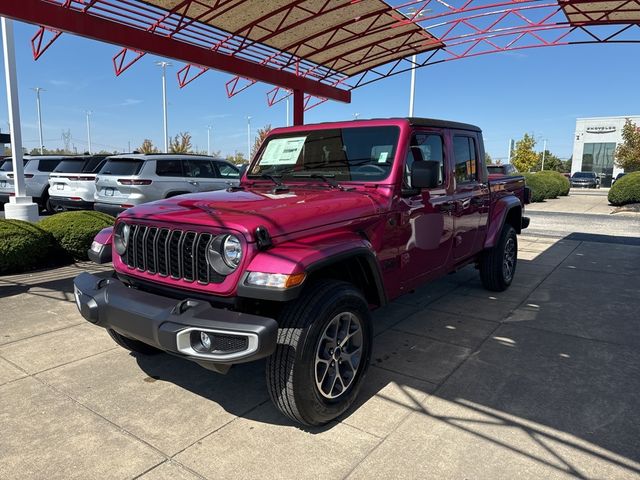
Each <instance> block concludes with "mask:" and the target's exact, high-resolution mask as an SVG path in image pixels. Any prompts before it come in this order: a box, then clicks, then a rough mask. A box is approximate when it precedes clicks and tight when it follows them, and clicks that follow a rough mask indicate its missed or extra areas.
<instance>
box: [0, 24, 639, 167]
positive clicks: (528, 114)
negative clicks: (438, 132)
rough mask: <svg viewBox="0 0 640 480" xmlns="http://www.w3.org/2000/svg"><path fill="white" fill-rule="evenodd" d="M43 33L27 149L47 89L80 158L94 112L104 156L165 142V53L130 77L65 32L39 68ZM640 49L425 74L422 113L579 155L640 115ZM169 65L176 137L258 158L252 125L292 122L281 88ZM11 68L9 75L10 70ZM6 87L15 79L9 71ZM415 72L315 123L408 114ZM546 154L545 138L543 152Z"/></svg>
mask: <svg viewBox="0 0 640 480" xmlns="http://www.w3.org/2000/svg"><path fill="white" fill-rule="evenodd" d="M35 31H36V27H34V26H32V25H28V24H22V23H16V24H15V33H16V55H17V63H18V82H19V87H20V110H21V115H22V127H23V138H24V144H25V146H26V147H28V148H29V149H30V148H33V147H36V146H37V145H38V140H37V138H38V134H37V129H36V107H35V93H34V92H33V91H32V90H30V88H32V87H36V86H39V87H42V88H44V89H45V90H46V91H45V92H43V93H42V108H43V125H44V139H45V145H46V146H47V147H50V148H55V147H59V146H62V140H61V133H62V131H63V130H67V129H70V130H71V133H72V138H73V140H72V143H73V144H74V145H75V146H76V147H77V149H78V151H83V150H85V149H86V148H87V133H86V124H85V114H84V112H85V111H86V110H91V111H93V115H92V130H93V143H94V149H99V148H104V149H107V150H126V149H127V147H128V144H129V142H130V144H131V147H132V149H133V148H135V147H137V146H139V145H140V144H141V143H142V140H143V139H145V138H150V139H152V140H153V141H154V143H155V144H156V145H161V143H162V103H161V80H160V69H159V67H157V66H156V65H154V61H155V60H158V59H157V58H156V57H152V56H149V55H147V56H145V57H143V58H142V59H141V60H140V61H139V62H138V63H137V64H135V65H134V66H133V67H132V68H131V69H129V70H128V71H127V72H125V73H124V74H123V75H121V76H120V77H116V76H115V75H114V72H113V65H112V63H111V58H112V57H113V55H114V54H115V53H117V51H118V47H116V46H113V45H107V44H102V43H99V42H95V41H91V40H87V39H83V38H79V37H74V36H71V35H67V34H64V35H62V36H61V37H60V38H59V39H58V40H57V42H56V43H54V44H53V46H52V47H51V48H50V49H49V50H48V51H47V52H46V53H45V54H44V55H43V56H42V57H41V58H40V59H39V60H38V61H37V62H34V61H33V58H32V56H31V47H30V42H29V40H30V38H31V36H32V35H33V34H34V33H35ZM638 50H639V48H638V45H633V44H630V45H578V46H566V47H556V48H541V49H530V50H527V51H520V52H510V53H502V54H495V55H486V56H481V57H477V58H470V59H464V60H460V61H453V62H447V63H444V64H440V65H435V66H430V67H426V68H423V69H420V70H418V72H417V75H418V76H417V88H416V104H415V114H416V116H424V117H435V118H445V119H450V120H458V121H463V122H469V123H474V124H477V125H479V126H480V127H481V128H482V129H483V131H484V135H485V146H486V150H487V151H488V152H489V153H490V154H491V155H492V156H493V157H495V158H501V157H502V158H504V157H505V156H506V150H507V145H508V140H509V138H516V139H517V138H520V137H521V136H522V135H523V134H524V133H525V132H529V133H534V134H535V136H537V137H540V138H547V139H548V148H549V150H551V151H552V152H554V153H555V154H557V155H559V156H560V157H561V158H568V157H569V156H570V155H571V149H572V145H573V143H572V138H573V133H574V128H575V119H576V118H577V117H589V116H608V115H638V114H640V95H638V92H637V85H638V78H640V62H634V61H633V60H632V59H637V58H638ZM173 64H174V66H173V67H172V68H170V69H169V75H168V96H169V131H170V133H171V134H175V133H177V132H179V131H187V132H190V133H191V134H192V136H193V144H194V145H197V146H198V147H199V148H200V149H202V150H205V149H206V146H207V125H212V126H213V137H212V144H213V145H212V149H213V150H221V151H222V152H223V154H227V153H233V152H234V151H236V150H237V151H243V152H244V151H246V148H247V147H246V145H247V143H246V135H247V133H246V132H247V130H246V128H247V127H246V125H247V124H246V117H247V115H250V116H251V117H252V120H251V123H252V127H253V131H255V128H257V127H262V126H264V125H266V124H271V125H273V126H280V125H284V123H285V121H286V113H285V102H281V103H279V104H277V105H276V106H274V107H269V106H268V105H267V102H266V92H267V91H268V90H270V89H271V87H270V86H269V85H261V84H256V85H254V86H253V87H251V88H249V89H248V90H246V91H244V92H242V93H241V94H239V95H238V96H236V97H234V98H232V99H228V98H227V96H226V93H225V88H224V85H225V82H226V81H227V80H228V79H230V78H231V76H230V75H229V74H225V73H221V72H215V71H209V72H207V73H206V74H205V75H203V76H201V77H200V78H198V79H197V80H195V81H194V82H193V83H191V84H190V85H188V86H187V87H186V88H184V89H182V90H181V89H179V88H178V84H177V80H176V78H175V72H176V71H177V70H178V69H179V68H180V67H181V66H182V64H180V63H179V62H173ZM3 71H4V70H3ZM2 82H3V83H4V74H2ZM5 92H6V90H5V88H4V85H3V88H2V90H1V91H0V105H1V107H0V128H1V129H2V131H5V132H6V131H7V130H8V125H7V109H6V94H5ZM408 94H409V74H408V73H407V74H402V75H398V76H396V77H393V78H389V79H386V80H383V81H381V82H377V83H374V84H372V85H369V86H367V87H364V88H361V89H358V90H355V91H354V92H353V101H352V103H351V104H349V105H347V104H340V103H336V102H326V103H324V104H323V105H321V106H319V107H317V108H315V109H312V110H310V111H308V112H307V113H306V117H305V121H306V122H307V123H314V122H321V121H330V120H343V119H351V118H353V114H354V113H356V112H357V113H359V114H360V118H374V117H388V116H405V115H406V114H407V110H408ZM538 148H540V149H541V148H542V141H540V144H539V145H538Z"/></svg>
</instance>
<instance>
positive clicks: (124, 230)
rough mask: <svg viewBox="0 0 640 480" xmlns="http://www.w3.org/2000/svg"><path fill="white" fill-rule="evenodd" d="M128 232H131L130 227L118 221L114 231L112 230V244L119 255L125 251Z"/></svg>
mask: <svg viewBox="0 0 640 480" xmlns="http://www.w3.org/2000/svg"><path fill="white" fill-rule="evenodd" d="M129 233H131V227H130V226H129V225H127V224H126V223H119V224H118V226H117V227H116V230H115V232H113V246H114V248H115V249H116V252H117V253H118V255H120V256H122V255H124V253H125V252H126V251H127V244H128V243H129Z"/></svg>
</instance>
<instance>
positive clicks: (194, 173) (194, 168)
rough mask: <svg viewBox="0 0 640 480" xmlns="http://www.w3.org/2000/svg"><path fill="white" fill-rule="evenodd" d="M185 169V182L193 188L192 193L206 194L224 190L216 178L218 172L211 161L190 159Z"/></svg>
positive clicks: (217, 177)
mask: <svg viewBox="0 0 640 480" xmlns="http://www.w3.org/2000/svg"><path fill="white" fill-rule="evenodd" d="M185 167H186V171H185V175H186V177H187V182H188V183H189V184H190V185H191V186H193V187H194V188H195V190H194V191H197V192H207V191H210V190H220V189H221V188H224V186H223V185H222V183H221V180H220V178H219V176H218V171H217V169H216V168H215V166H214V164H213V162H212V161H211V160H207V159H202V158H193V159H191V158H190V159H189V160H188V161H187V162H186V165H185Z"/></svg>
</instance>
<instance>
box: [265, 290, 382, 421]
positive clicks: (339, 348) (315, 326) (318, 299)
mask: <svg viewBox="0 0 640 480" xmlns="http://www.w3.org/2000/svg"><path fill="white" fill-rule="evenodd" d="M279 323H280V330H279V332H278V345H277V347H276V351H275V353H274V354H273V355H271V357H269V358H268V359H267V370H266V374H267V384H268V386H269V395H270V396H271V399H272V400H273V403H274V404H275V405H276V407H278V409H279V410H280V411H281V412H282V413H283V414H284V415H286V416H287V417H289V418H290V419H292V420H294V421H296V422H299V423H302V424H304V425H322V424H325V423H327V422H329V421H331V420H333V419H334V418H336V417H337V416H339V415H340V414H342V413H343V412H344V411H345V410H347V409H348V408H349V406H351V404H352V403H353V401H354V400H355V398H356V396H357V395H358V391H359V389H360V386H361V384H362V380H363V378H364V376H365V374H366V371H367V368H368V366H369V361H370V358H371V345H372V337H373V335H372V330H371V318H370V314H369V307H368V304H367V302H366V300H365V299H364V297H363V296H362V293H360V291H359V290H357V289H356V288H355V287H353V286H352V285H351V284H349V283H346V282H339V281H322V282H318V283H316V284H314V285H311V286H310V287H309V288H308V289H307V290H306V291H305V292H304V293H303V295H302V296H301V297H300V298H298V299H297V300H296V301H294V302H292V303H291V304H289V305H287V306H286V307H285V309H284V311H283V312H282V315H281V316H280V318H279Z"/></svg>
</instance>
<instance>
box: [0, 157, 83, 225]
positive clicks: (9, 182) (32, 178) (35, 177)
mask: <svg viewBox="0 0 640 480" xmlns="http://www.w3.org/2000/svg"><path fill="white" fill-rule="evenodd" d="M65 158H73V157H66V156H53V155H47V156H25V157H24V178H25V185H26V194H27V195H28V196H30V197H32V198H33V201H34V202H35V203H37V204H38V205H39V206H40V208H41V209H42V210H47V211H49V212H53V208H52V206H51V202H50V201H49V174H50V173H51V172H52V171H53V170H54V169H55V168H56V167H57V166H58V164H59V163H60V162H61V161H62V160H63V159H65ZM11 162H12V160H11V158H7V159H5V160H4V162H2V165H1V166H0V170H1V173H0V202H2V204H3V205H4V204H5V203H7V202H8V201H9V197H12V196H13V195H14V194H15V192H14V186H13V164H12V163H11Z"/></svg>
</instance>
